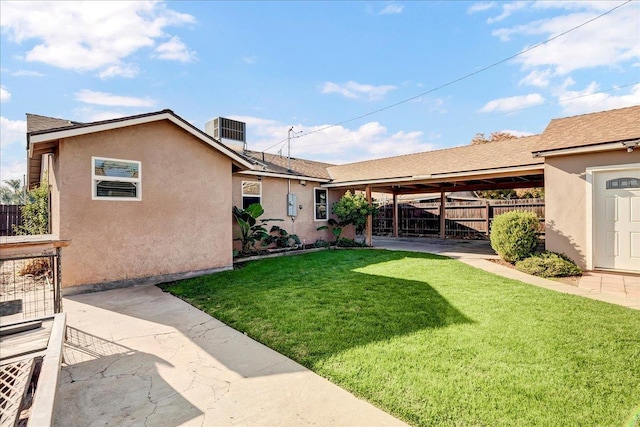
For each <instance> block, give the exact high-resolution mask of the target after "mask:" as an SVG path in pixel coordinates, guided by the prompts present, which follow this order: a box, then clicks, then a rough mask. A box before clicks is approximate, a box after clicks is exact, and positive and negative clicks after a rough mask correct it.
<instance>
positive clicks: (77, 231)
mask: <svg viewBox="0 0 640 427" xmlns="http://www.w3.org/2000/svg"><path fill="white" fill-rule="evenodd" d="M27 148H28V161H27V168H28V182H29V185H31V186H33V185H36V184H38V183H39V182H40V180H41V179H47V180H48V183H49V186H50V190H51V197H50V200H51V202H50V204H51V209H50V211H51V214H50V216H51V225H50V227H51V233H52V234H54V235H57V236H59V238H61V239H64V240H70V241H72V245H70V246H69V247H68V248H66V249H65V251H64V261H63V263H62V276H63V277H64V280H63V286H64V287H65V288H67V289H66V293H73V292H79V291H86V290H92V289H104V288H110V287H118V286H126V285H130V284H136V283H141V282H156V283H158V282H162V281H167V280H174V279H177V278H183V277H189V276H195V275H199V274H206V273H211V272H215V271H220V270H225V269H230V268H232V267H233V259H232V258H233V237H234V236H233V228H232V223H233V219H232V214H231V211H232V206H233V205H237V206H242V204H243V201H244V202H246V200H243V199H245V198H247V196H248V195H249V194H247V193H248V192H253V193H256V189H257V193H256V194H251V197H253V199H251V201H260V202H262V203H263V204H264V205H265V206H266V215H270V217H276V218H286V217H287V205H286V201H287V198H286V197H287V194H288V193H289V194H296V195H297V200H296V206H295V208H296V209H297V212H296V213H299V214H298V215H296V219H298V224H295V223H291V224H290V225H291V227H289V226H288V225H284V224H283V225H282V226H283V227H285V228H286V229H287V231H289V232H294V230H293V226H294V224H295V225H297V226H298V229H299V230H295V232H297V233H299V231H304V232H305V233H307V234H305V236H306V235H309V237H310V238H311V239H314V240H313V241H315V239H317V238H325V237H328V236H326V232H318V231H316V228H317V227H318V226H320V225H322V224H326V223H327V219H328V216H327V214H328V210H327V206H329V203H331V201H332V200H337V199H338V198H339V197H340V195H335V194H338V193H340V191H339V190H331V191H329V190H327V189H321V191H318V190H316V187H318V185H319V183H322V182H326V181H327V178H326V171H325V172H324V174H325V176H320V175H321V174H320V173H316V172H315V170H316V169H318V168H317V165H316V164H314V162H308V161H298V160H295V161H294V162H293V165H294V166H295V167H296V168H297V169H296V170H293V168H292V171H288V170H287V171H285V172H286V173H285V172H283V171H281V170H280V168H279V167H277V163H278V162H280V161H281V160H279V159H265V161H262V159H260V161H258V160H257V159H254V158H253V157H251V156H250V155H246V154H244V153H242V152H237V151H235V150H233V149H232V148H229V147H228V146H226V145H224V144H222V143H220V142H219V141H218V140H216V139H214V138H213V137H211V136H210V135H208V134H207V133H205V132H203V131H201V130H199V129H197V128H195V127H194V126H192V125H191V124H189V123H188V122H187V121H185V120H183V119H182V118H180V117H179V116H177V115H176V114H175V113H173V112H172V111H170V110H163V111H158V112H154V113H148V114H141V115H136V116H131V117H123V118H118V119H114V120H105V121H99V122H93V123H79V122H72V121H67V120H61V119H54V118H49V117H43V116H38V115H34V114H28V115H27ZM254 155H255V154H254ZM298 169H300V170H298ZM305 171H308V174H305V173H304V172H305ZM307 175H309V176H307ZM247 183H250V184H247ZM289 186H290V188H288V187H289ZM334 193H335V194H334ZM314 197H315V199H314ZM315 212H324V215H322V214H320V215H317V214H315ZM289 218H291V217H289ZM301 236H302V235H301ZM313 241H312V242H311V243H313Z"/></svg>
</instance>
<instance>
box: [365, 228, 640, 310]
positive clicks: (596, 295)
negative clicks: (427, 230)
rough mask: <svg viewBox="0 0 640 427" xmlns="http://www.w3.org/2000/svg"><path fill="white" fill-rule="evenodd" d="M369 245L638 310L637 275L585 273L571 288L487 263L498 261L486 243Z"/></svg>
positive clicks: (392, 241)
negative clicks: (448, 260) (449, 260)
mask: <svg viewBox="0 0 640 427" xmlns="http://www.w3.org/2000/svg"><path fill="white" fill-rule="evenodd" d="M373 245H374V247H376V248H380V249H389V250H404V251H414V252H429V253H433V254H439V255H445V256H448V257H451V258H455V259H458V260H460V261H462V262H464V263H465V264H469V265H472V266H474V267H476V268H480V269H482V270H485V271H489V272H491V273H494V274H498V275H500V276H504V277H508V278H510V279H515V280H519V281H521V282H525V283H529V284H531V285H535V286H538V287H541V288H546V289H551V290H554V291H557V292H562V293H565V294H571V295H579V296H582V297H585V298H591V299H595V300H598V301H604V302H608V303H611V304H617V305H621V306H623V307H627V308H631V309H634V310H640V292H639V290H640V276H637V275H622V274H613V273H598V272H588V273H586V274H585V275H584V276H583V278H582V280H581V281H580V283H579V284H578V286H571V285H567V284H564V283H561V282H557V281H555V280H549V279H543V278H541V277H536V276H531V275H529V274H525V273H522V272H520V271H517V270H515V269H513V268H509V267H505V266H503V265H500V264H497V263H495V262H491V261H488V260H489V259H499V257H498V256H497V255H496V253H495V252H494V251H493V249H491V245H490V243H489V242H488V241H486V240H456V239H451V240H440V239H431V238H418V237H398V238H393V237H374V239H373Z"/></svg>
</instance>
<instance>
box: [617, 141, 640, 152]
mask: <svg viewBox="0 0 640 427" xmlns="http://www.w3.org/2000/svg"><path fill="white" fill-rule="evenodd" d="M639 142H640V139H636V140H634V141H622V143H621V144H622V145H623V146H624V148H626V149H627V153H631V152H632V151H633V149H634V148H636V147H637V146H638V143H639Z"/></svg>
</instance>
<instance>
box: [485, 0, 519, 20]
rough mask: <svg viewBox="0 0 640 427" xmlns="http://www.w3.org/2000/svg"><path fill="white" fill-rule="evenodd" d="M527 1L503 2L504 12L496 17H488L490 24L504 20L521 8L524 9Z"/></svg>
mask: <svg viewBox="0 0 640 427" xmlns="http://www.w3.org/2000/svg"><path fill="white" fill-rule="evenodd" d="M527 3H528V2H526V1H515V2H513V3H503V4H502V13H501V14H500V15H498V16H496V17H494V18H489V19H487V22H488V23H489V24H493V23H495V22H500V21H502V20H504V19H505V18H508V17H509V16H511V15H512V14H513V12H516V11H518V10H520V9H524V8H525V7H526V6H527Z"/></svg>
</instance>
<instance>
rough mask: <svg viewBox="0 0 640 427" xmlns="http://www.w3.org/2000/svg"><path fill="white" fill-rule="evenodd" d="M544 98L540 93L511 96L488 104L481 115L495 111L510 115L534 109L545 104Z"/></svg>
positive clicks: (481, 111) (481, 109)
mask: <svg viewBox="0 0 640 427" xmlns="http://www.w3.org/2000/svg"><path fill="white" fill-rule="evenodd" d="M544 101H545V100H544V97H543V96H542V95H540V94H539V93H530V94H529V95H522V96H510V97H507V98H498V99H494V100H493V101H489V102H487V103H486V104H485V105H484V106H483V107H482V108H480V110H478V111H479V112H480V113H492V112H495V111H498V112H503V113H509V112H512V111H517V110H521V109H523V108H527V107H533V106H536V105H540V104H543V103H544Z"/></svg>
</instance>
